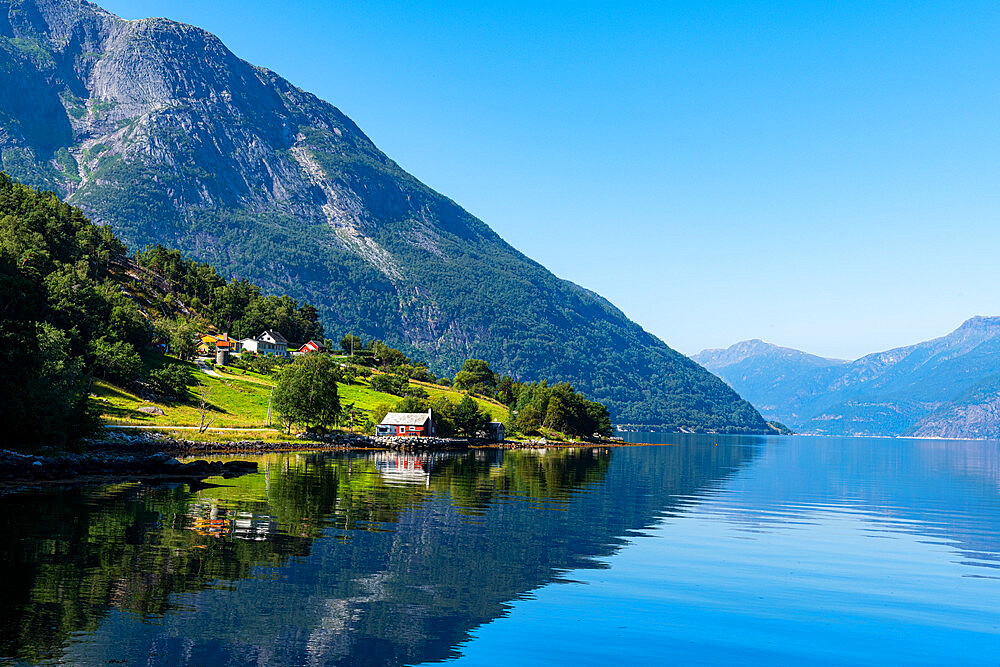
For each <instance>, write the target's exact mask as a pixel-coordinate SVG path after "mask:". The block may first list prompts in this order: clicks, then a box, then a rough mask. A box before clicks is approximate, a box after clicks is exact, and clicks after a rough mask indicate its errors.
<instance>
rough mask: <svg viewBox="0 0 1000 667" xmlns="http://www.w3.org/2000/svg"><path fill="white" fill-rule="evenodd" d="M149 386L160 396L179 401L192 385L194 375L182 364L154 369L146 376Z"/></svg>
mask: <svg viewBox="0 0 1000 667" xmlns="http://www.w3.org/2000/svg"><path fill="white" fill-rule="evenodd" d="M148 379H149V382H150V384H152V385H153V387H155V388H156V390H157V391H159V392H160V393H161V394H163V395H165V396H167V397H169V398H173V399H180V398H182V397H183V396H184V395H185V394H186V393H187V388H188V387H190V386H191V385H193V384H194V375H193V374H192V373H191V370H190V369H189V368H188V367H187V366H184V365H183V364H167V365H165V366H161V367H160V368H154V369H153V370H151V371H150V372H149V376H148Z"/></svg>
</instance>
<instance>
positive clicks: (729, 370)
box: [694, 317, 1000, 438]
mask: <svg viewBox="0 0 1000 667" xmlns="http://www.w3.org/2000/svg"><path fill="white" fill-rule="evenodd" d="M694 359H695V360H696V361H698V362H699V363H702V364H704V365H705V366H706V367H707V368H708V369H709V370H712V371H713V372H715V373H716V374H717V375H719V377H721V378H722V379H724V380H725V381H726V382H728V383H729V384H730V386H732V387H733V388H734V389H736V390H737V391H739V392H740V393H741V394H742V395H743V396H745V397H746V398H747V400H749V401H750V402H751V403H753V404H754V405H755V406H756V407H757V408H758V409H759V410H760V411H761V412H762V413H763V414H764V415H765V416H767V417H768V418H773V419H777V420H780V421H782V422H784V423H786V424H787V425H788V426H789V427H791V428H792V429H794V430H796V431H799V432H804V433H821V434H829V435H918V436H922V437H953V438H954V437H969V438H984V437H994V438H995V437H1000V317H973V318H972V319H970V320H968V321H966V322H965V323H964V324H962V326H960V327H959V328H958V329H956V330H955V331H953V332H952V333H950V334H948V335H947V336H943V337H941V338H935V339H933V340H929V341H925V342H923V343H918V344H916V345H910V346H907V347H901V348H897V349H893V350H888V351H886V352H879V353H875V354H870V355H868V356H865V357H862V358H860V359H858V360H856V361H852V362H845V361H839V360H833V359H823V358H821V357H815V356H813V355H810V354H806V353H804V352H800V351H798V350H790V349H787V348H780V347H777V346H774V345H770V344H768V343H763V342H762V341H746V342H743V343H737V344H736V345H734V346H732V347H730V348H729V349H727V350H705V351H704V352H702V353H700V354H698V355H696V356H695V357H694Z"/></svg>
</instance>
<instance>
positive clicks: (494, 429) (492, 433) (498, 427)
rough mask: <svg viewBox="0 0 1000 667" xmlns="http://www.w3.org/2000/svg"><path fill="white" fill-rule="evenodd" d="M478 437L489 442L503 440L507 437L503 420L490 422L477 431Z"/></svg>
mask: <svg viewBox="0 0 1000 667" xmlns="http://www.w3.org/2000/svg"><path fill="white" fill-rule="evenodd" d="M479 435H480V437H482V438H483V439H484V440H489V441H490V442H503V441H504V440H506V439H507V433H506V429H505V428H504V425H503V422H490V423H489V424H487V425H486V427H485V428H484V429H483V430H482V431H480V432H479Z"/></svg>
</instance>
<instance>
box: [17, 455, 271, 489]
mask: <svg viewBox="0 0 1000 667" xmlns="http://www.w3.org/2000/svg"><path fill="white" fill-rule="evenodd" d="M256 471H257V464H256V463H255V462H253V461H226V462H224V463H223V462H222V461H214V462H209V461H204V460H198V461H190V462H187V463H181V462H180V461H178V460H177V459H176V458H174V457H173V456H171V455H170V454H167V453H165V452H156V453H153V454H122V453H112V452H107V451H104V452H89V453H86V454H72V453H63V454H57V455H53V456H36V455H31V454H21V453H18V452H13V451H10V450H6V449H4V450H0V483H11V482H13V483H24V482H40V481H63V480H73V479H78V478H81V477H102V476H114V477H118V478H133V477H161V478H176V479H204V478H205V477H216V476H222V477H237V476H239V475H245V474H247V473H252V472H256Z"/></svg>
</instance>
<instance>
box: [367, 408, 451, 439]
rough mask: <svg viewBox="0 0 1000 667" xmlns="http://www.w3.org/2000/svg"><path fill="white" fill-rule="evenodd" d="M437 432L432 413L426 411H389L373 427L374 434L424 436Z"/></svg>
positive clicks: (431, 435)
mask: <svg viewBox="0 0 1000 667" xmlns="http://www.w3.org/2000/svg"><path fill="white" fill-rule="evenodd" d="M436 434H437V429H435V427H434V415H433V414H432V412H431V410H427V412H390V413H389V414H387V415H386V416H385V418H384V419H383V420H382V421H381V423H379V424H378V425H377V426H376V427H375V435H395V436H398V437H414V438H426V437H433V436H434V435H436Z"/></svg>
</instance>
